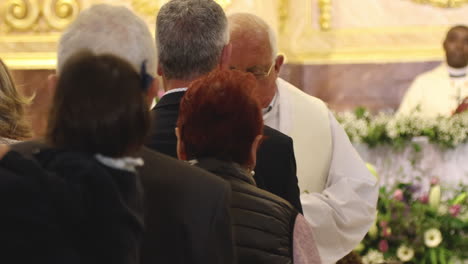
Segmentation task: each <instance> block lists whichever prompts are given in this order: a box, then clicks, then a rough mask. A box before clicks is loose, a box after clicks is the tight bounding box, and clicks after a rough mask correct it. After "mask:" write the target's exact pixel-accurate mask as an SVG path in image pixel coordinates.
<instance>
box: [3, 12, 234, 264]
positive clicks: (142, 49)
mask: <svg viewBox="0 0 468 264" xmlns="http://www.w3.org/2000/svg"><path fill="white" fill-rule="evenodd" d="M83 49H86V50H89V51H91V52H93V53H94V54H97V55H99V54H112V55H115V56H118V57H120V58H123V59H125V60H127V61H128V62H129V63H130V64H131V65H132V66H133V67H134V69H135V70H136V71H137V72H139V73H140V75H141V81H142V85H143V86H144V89H146V91H147V100H149V101H152V100H153V98H154V96H155V94H156V92H157V86H156V81H154V80H153V78H152V75H154V74H156V67H157V61H156V49H155V45H154V40H153V37H152V36H151V33H150V32H149V30H148V28H147V26H146V24H145V22H144V21H143V20H141V19H140V18H138V17H137V16H136V15H134V14H133V13H132V12H131V11H130V10H128V9H127V8H125V7H118V6H110V5H95V6H92V7H91V8H89V9H87V10H84V11H83V12H82V13H80V15H79V16H78V18H77V19H76V20H75V21H74V22H73V23H72V24H71V25H70V26H69V28H68V29H67V30H66V31H65V32H64V33H63V35H62V37H61V38H60V41H59V45H58V54H57V57H58V68H57V74H58V75H55V74H54V75H51V76H50V77H49V88H50V89H51V90H53V89H54V87H55V85H56V82H57V79H58V78H59V75H60V73H61V70H62V69H63V66H64V63H65V62H66V61H67V59H68V58H69V57H71V56H72V55H73V54H75V53H76V52H78V51H81V50H83ZM89 96H92V94H90V95H89ZM52 107H53V106H52ZM149 110H150V109H148V111H149ZM83 136H85V135H83ZM44 147H46V145H45V144H44V143H42V142H40V141H30V142H25V143H21V144H17V145H13V146H12V148H13V149H14V150H17V151H19V152H21V153H22V154H24V155H26V156H28V157H29V158H34V156H33V155H32V154H33V153H36V152H37V151H40V149H41V148H44ZM137 155H138V156H140V157H142V158H143V160H144V162H145V164H144V165H143V166H142V167H138V168H137V172H138V173H139V176H140V178H141V182H142V187H143V190H144V214H145V218H144V219H141V220H142V221H144V224H145V232H144V234H143V242H142V245H141V256H140V259H141V263H181V264H182V263H199V264H202V263H203V264H205V263H213V264H214V263H233V262H234V260H235V257H234V251H233V242H232V234H231V218H230V213H229V204H230V196H231V190H230V187H229V185H228V184H227V183H226V182H224V181H223V180H221V179H220V178H218V177H216V176H214V175H212V174H210V173H208V172H205V171H204V170H201V169H197V168H195V167H192V166H189V165H188V164H186V163H184V162H181V161H178V160H176V159H173V158H170V157H168V156H165V155H162V154H160V153H157V152H154V151H152V150H149V149H147V148H143V149H141V150H140V151H139V152H138V154H137ZM124 163H125V161H123V160H119V161H116V162H111V164H110V165H112V166H116V167H122V166H123V167H125V164H124ZM128 243H133V242H132V241H128Z"/></svg>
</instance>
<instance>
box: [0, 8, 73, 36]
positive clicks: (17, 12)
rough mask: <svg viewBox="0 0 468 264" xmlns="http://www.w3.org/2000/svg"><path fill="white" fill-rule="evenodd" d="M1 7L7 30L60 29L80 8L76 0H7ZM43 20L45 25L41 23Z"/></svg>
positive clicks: (71, 19)
mask: <svg viewBox="0 0 468 264" xmlns="http://www.w3.org/2000/svg"><path fill="white" fill-rule="evenodd" d="M1 7H2V12H1V13H2V15H3V16H4V20H5V23H6V25H7V26H8V27H9V28H8V31H15V30H18V31H26V30H34V31H50V30H51V29H56V30H61V29H63V28H65V27H66V26H67V25H68V24H69V23H70V22H71V21H73V19H75V18H76V16H77V15H78V13H79V10H80V6H79V3H78V2H77V0H44V1H43V2H42V4H41V2H39V1H38V0H7V1H6V3H5V4H3V5H2V6H1ZM41 18H43V19H42V20H43V21H42V20H41ZM44 21H45V22H46V25H47V26H43V23H42V24H41V22H44Z"/></svg>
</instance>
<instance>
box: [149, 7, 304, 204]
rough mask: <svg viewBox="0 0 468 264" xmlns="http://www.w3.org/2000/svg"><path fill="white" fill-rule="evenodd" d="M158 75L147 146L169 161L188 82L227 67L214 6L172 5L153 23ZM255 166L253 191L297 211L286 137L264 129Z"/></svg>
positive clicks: (224, 30)
mask: <svg viewBox="0 0 468 264" xmlns="http://www.w3.org/2000/svg"><path fill="white" fill-rule="evenodd" d="M156 42H157V45H156V46H157V48H158V58H159V65H158V74H159V75H160V76H162V80H163V84H164V89H165V90H166V93H165V94H164V96H163V97H162V98H161V99H160V100H159V101H158V103H157V104H156V106H155V107H154V108H153V110H152V113H153V115H154V118H153V123H154V130H153V135H152V137H151V140H150V142H149V143H148V146H149V147H150V148H152V149H154V150H157V151H160V152H162V153H164V154H167V155H170V156H172V157H177V154H176V143H177V139H176V135H175V134H174V128H175V126H176V122H177V116H178V113H179V103H180V100H181V98H182V96H183V95H184V93H185V91H186V90H187V87H188V85H189V84H190V82H191V81H193V80H195V79H196V78H198V77H200V76H202V75H204V74H207V73H209V72H210V71H212V70H214V69H216V68H227V67H228V62H229V60H230V54H231V45H230V44H229V31H228V26H227V19H226V15H225V14H224V11H223V9H222V8H221V6H219V5H218V4H217V3H216V1H212V0H196V1H192V0H172V1H169V2H168V3H166V4H165V5H164V6H162V7H161V9H160V10H159V13H158V17H157V21H156ZM264 129H265V131H264V134H265V136H266V137H265V140H264V144H262V146H260V148H259V150H258V151H259V153H258V155H257V157H258V161H257V166H256V167H255V180H256V182H257V184H258V186H259V187H260V188H262V189H265V190H267V191H269V192H272V193H274V194H276V195H278V196H280V197H282V198H284V199H286V200H288V201H289V202H290V203H291V204H292V205H293V206H294V207H295V208H296V209H298V210H299V211H300V212H301V211H302V206H301V203H300V201H299V187H298V183H297V176H296V160H295V157H294V149H293V143H292V140H291V138H290V137H288V136H286V135H283V134H282V133H280V132H278V131H276V130H274V129H271V128H269V127H266V126H265V128H264Z"/></svg>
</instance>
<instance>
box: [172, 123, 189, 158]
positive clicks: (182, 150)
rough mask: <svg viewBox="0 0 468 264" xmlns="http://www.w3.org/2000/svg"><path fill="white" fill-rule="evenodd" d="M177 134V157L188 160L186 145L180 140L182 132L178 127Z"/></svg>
mask: <svg viewBox="0 0 468 264" xmlns="http://www.w3.org/2000/svg"><path fill="white" fill-rule="evenodd" d="M175 134H176V137H177V157H178V158H179V159H180V160H187V154H186V153H185V145H184V142H182V140H181V139H180V132H179V128H178V127H176V128H175Z"/></svg>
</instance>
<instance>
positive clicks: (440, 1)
mask: <svg viewBox="0 0 468 264" xmlns="http://www.w3.org/2000/svg"><path fill="white" fill-rule="evenodd" d="M412 1H413V2H415V3H418V4H430V5H433V6H436V7H442V8H453V7H461V6H462V5H465V4H468V0H412Z"/></svg>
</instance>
